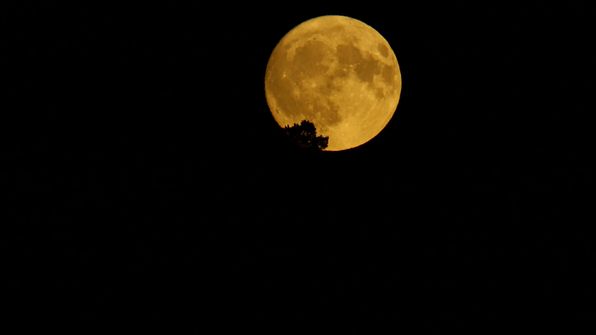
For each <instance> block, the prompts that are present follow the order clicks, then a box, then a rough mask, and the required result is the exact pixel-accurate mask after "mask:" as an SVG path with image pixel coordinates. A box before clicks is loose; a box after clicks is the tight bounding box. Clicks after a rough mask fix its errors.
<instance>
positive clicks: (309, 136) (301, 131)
mask: <svg viewBox="0 0 596 335" xmlns="http://www.w3.org/2000/svg"><path fill="white" fill-rule="evenodd" d="M284 130H285V132H286V134H287V135H288V136H289V137H290V139H291V140H292V141H293V142H294V143H296V144H297V145H298V146H299V147H301V148H303V149H307V150H314V151H322V150H323V149H325V148H327V144H328V143H329V137H328V136H322V135H321V136H317V128H316V127H315V125H314V124H313V123H312V122H310V121H307V120H302V122H300V124H296V123H294V125H293V126H289V125H288V126H285V127H284Z"/></svg>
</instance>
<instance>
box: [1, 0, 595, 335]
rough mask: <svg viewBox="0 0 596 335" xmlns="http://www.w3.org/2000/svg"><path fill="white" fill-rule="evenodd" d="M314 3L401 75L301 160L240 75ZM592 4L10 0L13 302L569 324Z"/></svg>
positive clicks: (455, 325)
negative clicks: (371, 114) (320, 151)
mask: <svg viewBox="0 0 596 335" xmlns="http://www.w3.org/2000/svg"><path fill="white" fill-rule="evenodd" d="M9 7H10V6H9ZM324 14H339V15H347V16H351V17H354V18H357V19H360V20H362V21H364V22H366V23H367V24H369V25H371V26H373V27H374V28H375V29H377V30H378V31H379V32H380V33H381V34H382V35H383V36H385V38H386V39H387V40H388V41H389V43H390V44H391V45H392V47H393V49H394V51H395V53H396V55H397V58H398V61H399V64H400V68H401V73H402V80H403V89H402V95H401V99H400V103H399V106H398V109H397V112H396V114H395V116H394V118H393V119H392V120H391V122H390V123H389V125H388V126H387V127H386V129H385V130H384V131H383V132H382V133H381V134H380V135H379V136H378V137H377V138H375V139H374V140H373V141H371V142H370V143H368V144H366V145H365V146H362V147H360V148H357V149H355V150H353V151H349V152H341V153H331V154H325V155H305V154H303V153H300V152H299V151H297V150H295V149H294V148H293V147H292V146H291V145H290V144H289V143H287V141H286V140H285V138H284V137H283V135H282V133H281V131H280V130H279V129H278V128H277V126H276V124H275V122H274V120H273V118H272V117H271V116H270V114H269V111H268V108H267V105H266V102H265V97H264V88H263V80H264V71H265V67H266V64H267V60H268V56H269V54H270V52H271V51H272V50H273V48H274V47H275V44H276V43H277V41H279V39H280V38H281V37H282V36H283V35H284V34H285V33H286V32H287V31H288V30H289V29H291V28H293V27H294V26H295V25H297V24H299V23H300V22H302V21H304V20H306V19H309V18H312V17H315V16H319V15H324ZM594 15H595V12H594V11H593V10H592V9H591V8H589V6H588V5H581V4H578V3H575V4H573V5H572V4H566V5H560V7H555V6H547V5H544V4H542V3H541V2H534V3H533V4H527V5H524V6H519V5H518V6H515V7H506V6H504V5H497V4H496V3H495V4H494V5H488V4H483V5H478V4H475V5H474V4H468V3H465V2H462V1H456V2H453V3H452V4H450V5H445V4H443V5H440V6H435V5H432V4H429V3H425V4H413V3H412V2H400V1H396V2H394V3H393V5H392V7H388V6H386V5H382V4H381V3H375V2H374V1H366V2H361V3H359V4H357V5H346V4H341V5H339V4H331V3H328V2H318V3H317V4H316V5H311V4H306V3H303V2H297V3H294V4H291V3H284V2H281V3H279V4H277V5H255V4H252V3H251V4H244V5H236V4H232V3H222V4H221V5H217V6H207V5H203V4H200V3H198V2H197V3H195V4H194V5H186V4H179V3H176V2H168V4H161V5H142V6H134V7H133V6H130V7H124V6H122V7H102V8H99V7H83V6H79V7H66V6H60V5H57V4H55V3H54V2H45V4H44V5H40V6H38V5H32V4H29V3H28V2H21V3H20V4H19V5H15V6H13V7H10V8H9V10H5V11H3V12H2V14H1V16H2V20H3V22H5V23H6V26H7V27H8V29H7V31H8V39H7V42H6V43H5V44H4V46H3V50H4V51H3V56H2V58H3V59H4V60H5V61H4V64H5V65H6V67H7V68H11V69H12V70H16V75H15V76H14V77H13V76H9V77H6V79H5V80H6V81H7V82H8V84H9V86H10V88H9V89H8V90H7V91H4V94H6V97H7V99H6V101H7V104H6V105H5V109H4V112H5V113H4V114H6V115H10V116H11V117H10V118H9V120H7V121H6V122H4V124H3V126H5V127H6V128H7V131H6V132H5V134H8V136H7V137H6V141H5V142H4V146H3V148H4V149H3V152H4V154H3V155H4V157H3V158H2V160H3V162H5V163H6V164H4V163H3V164H4V165H7V166H8V167H9V170H10V171H9V173H8V174H5V183H3V184H5V185H7V187H4V188H5V189H7V190H8V191H9V197H10V201H8V202H6V203H4V205H3V207H5V208H6V210H4V211H5V212H7V213H8V214H9V219H10V220H9V221H7V222H9V224H7V225H5V227H6V228H7V230H6V233H4V234H3V237H2V240H3V245H4V246H5V252H4V254H5V256H6V264H8V269H10V271H7V277H8V282H9V283H10V284H9V285H8V286H7V287H10V288H11V289H10V291H11V292H15V293H16V294H15V296H16V297H17V298H15V299H14V301H15V305H14V307H13V308H12V309H13V311H14V313H15V315H18V316H23V315H27V316H30V315H36V316H37V315H46V316H50V317H48V319H49V320H51V321H50V323H48V325H52V326H64V325H72V324H74V323H79V322H80V323H81V324H82V325H83V327H87V328H90V329H98V328H101V327H108V328H109V327H110V326H108V325H116V324H122V323H124V324H126V328H129V329H136V327H143V328H145V327H147V326H148V328H152V327H157V325H162V324H163V325H165V326H166V327H170V326H172V325H176V326H181V327H182V328H186V329H201V328H202V327H206V326H205V325H206V324H207V323H212V322H215V323H216V324H218V325H220V326H222V327H232V326H238V325H243V326H244V325H247V324H246V323H245V322H246V321H251V322H252V321H256V322H259V321H261V320H265V322H266V323H269V320H272V319H275V320H289V321H292V323H287V324H286V325H288V324H295V323H296V322H298V323H301V322H309V321H313V320H319V319H321V320H337V321H336V322H339V323H340V324H341V323H343V324H345V323H346V322H348V321H350V322H352V321H354V322H356V321H365V320H371V319H376V320H393V322H392V324H393V327H395V330H396V331H399V330H406V329H408V330H411V329H416V330H421V331H422V332H425V333H432V332H434V333H444V332H445V333H446V332H449V331H450V330H454V329H460V328H470V327H473V328H474V329H478V330H480V332H481V333H485V332H487V331H490V330H494V329H509V328H508V326H507V325H509V324H512V323H513V320H514V319H518V318H519V319H525V320H530V319H532V320H535V321H536V322H537V323H536V322H527V325H528V327H535V326H536V325H538V324H541V325H547V327H551V326H554V325H566V324H567V322H569V320H571V321H574V320H578V319H592V318H593V317H594V314H593V312H594V309H593V307H583V304H587V303H589V302H591V301H592V300H593V299H594V297H595V291H594V283H595V282H596V254H595V249H594V248H595V245H594V242H595V236H594V234H593V232H592V230H593V229H592V225H593V221H594V215H593V200H594V199H593V187H594V170H593V165H592V162H591V161H592V159H593V146H592V145H590V144H589V143H591V141H590V140H591V139H592V137H593V136H592V134H593V130H592V128H593V117H592V115H591V113H592V112H593V110H594V108H593V101H592V100H591V95H592V91H593V89H594V77H593V71H592V68H593V66H594V60H595V59H596V57H595V55H594V52H593V51H592V49H593V48H592V44H593V41H592V40H593V36H591V34H590V31H592V30H593V28H594V27H593V26H594ZM12 116H14V119H13V118H12ZM11 301H12V300H11ZM456 306H465V307H462V308H460V307H456ZM537 306H540V307H541V308H545V307H546V310H547V312H545V314H542V313H538V312H537V311H538V309H536V307H537ZM541 310H542V309H541ZM528 311H535V312H536V313H529V312H528ZM529 314H532V316H530V315H529ZM533 314H536V315H533ZM34 319H37V317H34ZM395 321H398V322H395ZM85 329H86V328H85ZM247 329H250V328H247ZM528 329H531V328H528Z"/></svg>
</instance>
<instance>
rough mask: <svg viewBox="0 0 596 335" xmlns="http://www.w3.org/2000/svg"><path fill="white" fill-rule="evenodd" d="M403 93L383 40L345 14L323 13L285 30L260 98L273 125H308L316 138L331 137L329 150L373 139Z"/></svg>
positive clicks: (393, 57)
mask: <svg viewBox="0 0 596 335" xmlns="http://www.w3.org/2000/svg"><path fill="white" fill-rule="evenodd" d="M400 93H401V73H400V70H399V65H398V63H397V58H396V56H395V53H394V52H393V50H392V49H391V46H390V45H389V43H388V42H387V40H385V38H384V37H383V36H381V34H380V33H379V32H377V31H376V30H375V29H374V28H372V27H370V26H369V25H367V24H365V23H363V22H361V21H359V20H356V19H353V18H350V17H347V16H335V15H329V16H321V17H317V18H313V19H310V20H308V21H305V22H303V23H301V24H299V25H298V26H296V27H295V28H294V29H292V30H290V31H289V32H288V33H287V34H286V35H285V36H284V37H283V38H282V39H281V40H280V41H279V43H278V44H277V46H276V47H275V49H274V50H273V52H272V53H271V57H270V58H269V62H268V63H267V70H266V73H265V96H266V99H267V104H268V105H269V109H270V110H271V113H272V115H273V117H274V118H275V120H276V121H277V123H278V124H279V125H280V126H281V127H284V126H286V125H290V126H291V125H293V124H294V123H300V121H302V120H308V121H310V122H312V123H313V124H314V125H315V127H316V128H317V134H319V135H323V136H328V137H329V143H328V147H327V148H326V149H325V150H329V151H340V150H346V149H351V148H354V147H357V146H360V145H362V144H364V143H366V142H368V141H370V140H371V139H372V138H374V137H375V136H377V135H378V134H379V133H380V132H381V131H382V130H383V128H385V126H386V125H387V123H389V120H391V118H392V116H393V114H394V113H395V110H396V108H397V104H398V102H399V97H400Z"/></svg>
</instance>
